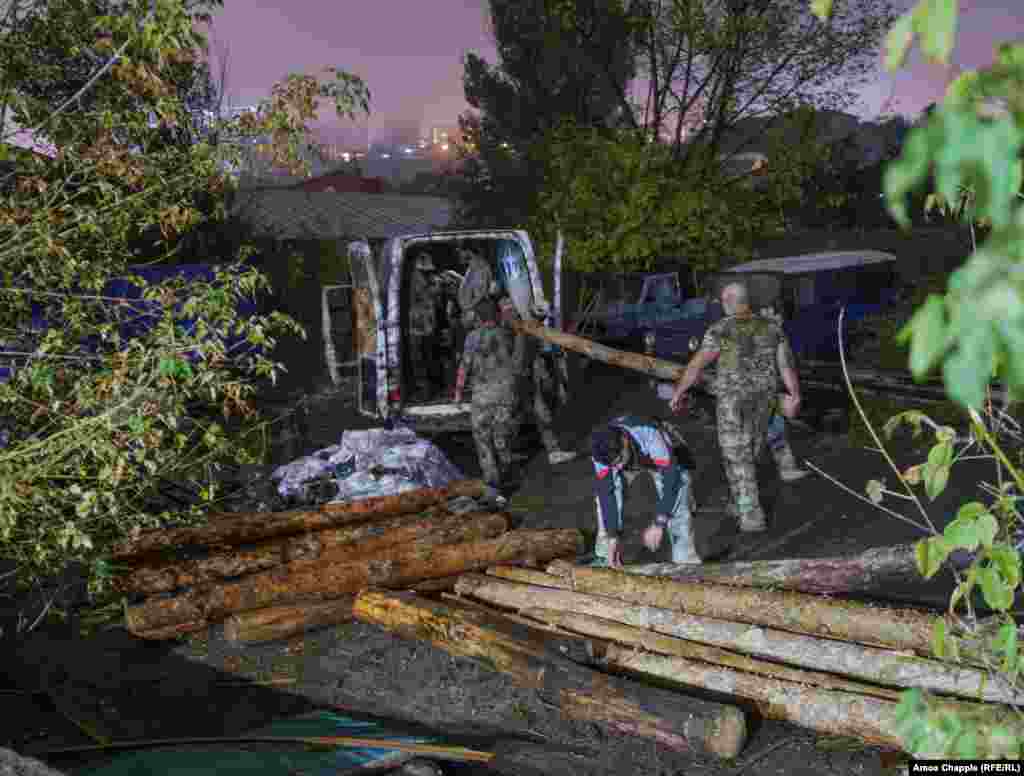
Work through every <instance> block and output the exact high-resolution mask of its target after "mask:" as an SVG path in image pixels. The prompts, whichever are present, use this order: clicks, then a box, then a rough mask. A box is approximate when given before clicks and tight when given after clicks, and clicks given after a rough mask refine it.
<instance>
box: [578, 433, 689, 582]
mask: <svg viewBox="0 0 1024 776" xmlns="http://www.w3.org/2000/svg"><path fill="white" fill-rule="evenodd" d="M591 451H592V455H593V460H594V472H595V474H596V477H597V480H596V483H595V490H596V495H595V499H594V501H595V506H596V508H597V542H596V544H595V547H594V555H595V556H596V558H597V562H598V563H599V564H607V565H609V566H611V567H612V568H621V567H622V544H621V535H622V504H623V496H624V494H625V490H626V488H627V486H628V485H629V484H630V483H631V482H632V481H633V480H634V479H635V478H636V476H637V474H639V473H640V472H642V471H646V472H649V473H650V475H651V477H652V478H653V479H654V487H655V489H656V490H657V492H658V505H657V512H656V514H655V517H654V521H653V522H652V523H651V525H650V526H649V527H648V528H647V530H646V531H644V545H645V546H646V547H647V549H649V550H650V551H651V552H654V551H655V550H657V549H658V547H659V546H661V541H662V539H663V538H664V533H665V529H666V528H667V529H668V535H669V540H670V541H671V542H672V562H673V563H700V562H701V559H700V556H699V555H698V554H697V548H696V546H695V545H694V541H693V523H692V512H693V510H692V501H693V498H692V494H691V491H690V473H689V471H687V470H686V468H685V466H684V464H685V463H686V461H687V460H688V458H689V456H688V454H687V452H686V448H685V445H684V444H682V439H681V438H679V437H678V435H677V434H676V433H673V432H672V430H671V429H669V428H668V427H667V424H664V423H663V422H662V421H658V420H651V419H646V418H640V417H636V416H631V415H625V416H622V417H619V418H616V419H615V420H613V421H611V422H610V423H609V424H608V425H607V426H606V427H605V428H602V429H599V430H597V431H595V432H594V434H593V437H592V439H591Z"/></svg>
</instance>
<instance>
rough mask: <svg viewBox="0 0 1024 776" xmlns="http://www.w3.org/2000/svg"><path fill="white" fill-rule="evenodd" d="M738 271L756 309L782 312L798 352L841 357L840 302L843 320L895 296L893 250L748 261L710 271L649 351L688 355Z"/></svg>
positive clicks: (805, 356) (663, 355)
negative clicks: (702, 292) (701, 293)
mask: <svg viewBox="0 0 1024 776" xmlns="http://www.w3.org/2000/svg"><path fill="white" fill-rule="evenodd" d="M737 279H741V280H743V281H745V282H746V284H747V287H748V288H749V290H750V295H751V306H752V307H753V308H754V310H755V311H758V312H760V311H763V310H765V309H769V310H770V311H772V312H773V313H775V314H778V315H781V317H782V320H783V328H784V329H785V331H786V334H787V336H788V337H789V340H790V343H791V345H792V347H793V351H794V352H795V353H796V355H797V357H798V358H803V359H813V360H820V361H829V360H834V359H837V358H838V357H839V336H838V329H837V325H838V320H839V312H840V310H841V309H842V308H843V307H844V306H845V307H846V315H845V320H846V322H848V323H849V322H851V321H856V320H859V319H860V318H863V317H865V316H867V315H871V314H873V313H875V312H878V311H879V310H881V309H883V308H884V307H886V306H888V305H890V304H892V303H893V302H894V301H896V299H897V292H896V290H895V286H896V284H897V279H898V278H897V275H896V257H895V256H894V255H892V254H891V253H884V252H882V251H839V252H831V253H811V254H805V255H802V256H790V257H786V258H779V259H762V260H759V261H751V262H747V263H746V264H740V265H738V266H735V267H732V268H730V269H729V270H728V271H724V272H719V273H716V274H715V275H713V276H712V278H711V281H710V283H708V293H707V294H706V296H705V298H703V299H701V300H691V302H692V303H693V305H692V308H691V310H690V312H692V313H693V315H692V316H687V317H685V318H681V319H678V320H675V321H670V322H667V323H665V324H663V325H660V326H657V327H655V328H654V329H653V331H654V333H655V335H656V340H655V355H657V356H659V357H661V358H669V359H674V360H683V361H685V360H687V359H688V358H689V356H690V353H691V352H692V351H693V350H695V349H696V347H697V346H698V345H699V343H700V340H701V338H702V337H703V336H704V331H705V330H706V329H707V327H708V326H710V325H711V324H712V323H714V322H715V321H717V320H718V319H719V318H721V317H722V314H723V313H722V306H721V304H720V303H719V302H718V301H717V300H718V295H719V292H720V290H721V289H722V288H723V287H724V286H725V285H727V284H728V283H729V282H731V281H733V280H737ZM688 304H689V303H688ZM701 307H703V310H701Z"/></svg>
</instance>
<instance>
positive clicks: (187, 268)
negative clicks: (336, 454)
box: [0, 264, 259, 381]
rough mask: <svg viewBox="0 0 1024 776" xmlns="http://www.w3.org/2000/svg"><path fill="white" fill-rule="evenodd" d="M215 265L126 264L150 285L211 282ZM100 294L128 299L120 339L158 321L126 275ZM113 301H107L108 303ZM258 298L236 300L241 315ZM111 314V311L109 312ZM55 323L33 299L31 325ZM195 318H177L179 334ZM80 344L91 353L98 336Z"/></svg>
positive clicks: (236, 345) (0, 370) (238, 341)
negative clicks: (179, 280)
mask: <svg viewBox="0 0 1024 776" xmlns="http://www.w3.org/2000/svg"><path fill="white" fill-rule="evenodd" d="M217 269H218V267H217V265H213V264H178V265H171V266H168V265H159V266H143V267H129V268H128V274H129V275H137V276H139V277H141V278H143V279H144V280H146V282H147V283H149V284H150V285H156V284H159V283H161V282H163V281H165V280H167V279H169V278H173V277H181V278H183V279H184V280H186V281H189V280H199V281H204V282H207V283H211V284H212V283H215V281H216V273H217ZM100 295H101V296H105V297H111V298H116V299H124V300H127V301H128V302H130V304H129V305H127V306H124V307H121V308H119V309H120V310H122V311H123V317H122V320H121V321H120V326H119V327H118V329H119V333H120V335H121V338H122V341H126V340H131V339H133V338H135V337H139V336H142V335H144V334H145V333H146V332H148V331H149V330H150V329H152V327H153V326H155V325H156V323H157V322H158V321H159V319H160V316H161V315H162V312H161V310H160V304H159V303H158V302H154V301H147V300H144V299H143V298H142V289H141V288H140V287H139V286H137V285H135V284H134V283H132V282H131V281H130V280H129V279H128V277H120V278H114V279H113V280H111V281H109V282H108V283H107V284H106V285H105V286H104V287H103V290H102V291H101V292H100ZM113 304H114V303H113V302H111V305H113ZM183 304H184V301H179V302H178V303H177V304H176V305H175V310H176V311H180V310H181V308H182V305H183ZM258 305H259V302H258V300H256V299H242V300H240V301H239V302H238V304H237V307H236V309H237V311H238V313H239V315H241V316H242V317H243V318H247V317H250V316H252V315H254V314H256V312H257V311H258ZM112 315H113V313H112ZM55 325H59V321H53V320H49V319H47V317H46V312H45V305H43V304H41V303H38V302H37V303H34V304H33V306H32V329H33V331H35V332H42V331H45V330H46V329H49V328H51V327H52V326H55ZM194 326H195V321H194V320H191V319H187V318H186V319H183V320H180V321H179V322H178V327H179V330H180V331H181V332H182V334H183V335H189V334H191V332H192V331H193V328H194ZM226 347H227V348H228V349H229V350H232V351H234V352H236V353H237V352H239V351H240V350H241V352H248V353H253V352H257V351H258V350H259V348H257V347H256V346H253V345H249V344H246V343H245V342H244V340H243V338H241V337H238V336H233V337H232V338H231V339H229V340H228V341H227V343H226ZM82 348H83V350H84V351H85V352H86V353H95V352H96V351H97V350H99V348H100V340H99V337H98V336H96V335H93V336H90V337H87V338H86V339H85V340H84V341H83V342H82ZM11 371H12V370H11V367H8V366H0V381H3V380H7V379H9V378H10V375H11Z"/></svg>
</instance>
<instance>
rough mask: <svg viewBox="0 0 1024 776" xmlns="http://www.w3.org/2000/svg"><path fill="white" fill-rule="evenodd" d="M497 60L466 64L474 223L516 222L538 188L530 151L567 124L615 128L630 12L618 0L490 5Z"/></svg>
mask: <svg viewBox="0 0 1024 776" xmlns="http://www.w3.org/2000/svg"><path fill="white" fill-rule="evenodd" d="M490 8H491V21H492V29H493V32H494V38H495V42H496V44H497V49H498V59H499V61H498V62H497V63H496V64H491V63H489V62H487V61H486V60H485V59H483V58H482V57H480V56H478V55H476V54H472V53H471V54H469V55H467V57H466V61H465V74H464V86H465V93H466V100H467V101H468V102H469V104H470V105H471V106H472V107H473V108H474V109H475V111H474V112H473V113H470V114H468V115H465V116H463V117H462V119H461V122H460V123H461V124H462V129H463V134H464V136H465V138H466V141H467V144H466V145H467V149H466V150H467V151H468V153H467V154H466V157H467V158H466V160H465V163H464V167H463V176H464V178H465V179H466V186H465V189H466V191H465V194H464V196H463V197H462V198H461V202H462V205H463V207H462V217H463V219H464V220H466V221H467V222H470V223H481V224H483V223H491V224H503V225H514V224H522V223H523V222H524V221H525V220H526V217H527V216H528V213H529V211H530V208H531V206H532V202H533V199H532V193H533V192H534V191H535V190H536V188H537V186H538V185H539V171H538V169H537V168H536V166H535V165H531V164H529V163H528V161H527V158H526V157H527V154H528V153H529V151H530V149H531V146H532V145H534V144H536V143H538V142H542V140H543V138H544V136H545V134H546V133H547V132H550V131H551V130H553V129H554V128H555V127H557V126H558V125H559V124H560V123H561V122H562V121H564V120H571V121H573V122H574V123H577V124H579V125H581V126H588V127H594V126H596V127H612V126H616V125H618V124H620V123H621V122H622V121H623V120H624V119H623V116H622V108H621V105H620V99H619V95H618V94H617V92H616V90H617V89H619V88H621V86H622V85H623V84H628V83H629V82H630V81H631V79H632V77H633V70H634V64H633V57H632V49H631V45H630V43H629V38H630V31H629V26H628V15H627V13H626V11H625V10H624V7H623V3H622V2H620V0H572V1H570V2H567V0H491V2H490Z"/></svg>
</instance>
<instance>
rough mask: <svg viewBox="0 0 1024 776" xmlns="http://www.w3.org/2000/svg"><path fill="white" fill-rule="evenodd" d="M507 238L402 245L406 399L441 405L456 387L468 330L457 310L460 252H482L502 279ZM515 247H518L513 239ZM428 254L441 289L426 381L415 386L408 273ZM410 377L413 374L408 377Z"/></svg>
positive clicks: (401, 320)
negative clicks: (501, 269) (410, 331)
mask: <svg viewBox="0 0 1024 776" xmlns="http://www.w3.org/2000/svg"><path fill="white" fill-rule="evenodd" d="M508 242H510V241H509V240H505V239H476V240H445V241H436V242H435V241H426V242H419V243H413V244H412V245H411V246H409V247H408V248H406V249H405V255H404V256H403V257H402V272H403V275H404V277H403V278H402V284H401V294H402V299H401V304H400V309H401V313H400V318H399V325H400V326H401V328H402V373H403V375H406V376H408V377H406V378H403V382H404V383H405V385H404V386H403V393H405V394H406V395H407V396H408V397H409V398H408V400H407V403H409V404H416V405H422V404H444V403H447V402H450V401H451V400H452V393H453V391H454V390H455V377H456V371H457V369H458V365H459V360H460V358H461V356H462V348H463V345H464V343H465V340H466V334H467V333H468V332H467V330H466V329H465V327H464V325H463V323H462V315H463V311H462V310H461V309H459V303H458V290H459V283H460V281H461V279H462V277H464V276H465V274H466V268H467V265H468V261H467V260H466V259H464V258H462V257H461V254H462V252H463V251H467V250H468V251H473V252H474V253H476V254H477V255H479V256H480V257H482V258H483V259H484V260H485V261H487V263H488V264H489V265H490V267H491V271H492V272H493V273H494V277H495V279H498V281H499V282H501V281H500V277H501V276H500V272H499V257H500V256H503V255H504V254H505V253H506V252H507V251H508V249H509V246H508V245H507V243H508ZM514 249H515V250H517V251H519V250H521V249H520V248H519V245H518V243H515V248H514ZM421 253H426V254H428V255H429V256H430V258H431V261H432V262H433V265H434V271H433V274H434V275H435V276H437V279H438V283H439V286H440V288H441V292H440V294H439V299H438V304H437V308H436V312H437V330H436V331H435V333H434V336H433V337H431V338H430V341H429V342H428V344H427V353H428V354H429V356H430V357H429V358H427V359H425V361H426V364H425V366H426V370H425V371H426V378H427V386H426V387H425V388H424V387H421V386H418V385H417V382H418V381H417V379H416V375H415V371H414V362H413V358H412V342H411V337H410V336H409V316H410V308H411V306H412V305H411V298H410V297H411V293H412V291H411V289H412V276H413V273H414V272H416V258H417V257H418V256H419V255H420V254H421ZM410 378H411V379H410ZM472 382H473V379H472V376H471V377H470V380H469V382H468V384H467V385H466V388H465V391H464V392H463V400H464V401H467V400H468V399H469V398H470V396H471V395H472Z"/></svg>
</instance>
